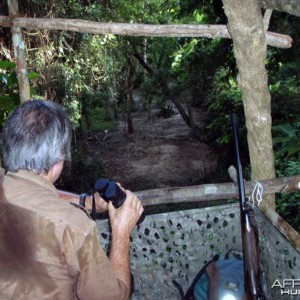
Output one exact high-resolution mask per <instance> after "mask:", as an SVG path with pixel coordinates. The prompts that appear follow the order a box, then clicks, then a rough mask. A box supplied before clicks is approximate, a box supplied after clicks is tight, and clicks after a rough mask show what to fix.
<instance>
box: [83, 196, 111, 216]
mask: <svg viewBox="0 0 300 300" xmlns="http://www.w3.org/2000/svg"><path fill="white" fill-rule="evenodd" d="M94 197H95V204H96V212H106V211H107V204H108V203H107V202H106V201H104V200H103V199H102V198H101V197H100V195H99V193H97V192H96V193H95V194H94ZM85 207H86V209H87V210H88V211H89V212H91V211H92V207H93V197H92V196H87V197H86V199H85Z"/></svg>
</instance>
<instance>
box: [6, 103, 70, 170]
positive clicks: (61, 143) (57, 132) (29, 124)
mask: <svg viewBox="0 0 300 300" xmlns="http://www.w3.org/2000/svg"><path fill="white" fill-rule="evenodd" d="M70 148H71V124H70V121H69V118H68V116H67V114H66V113H65V112H64V110H63V108H62V106H61V105H59V104H57V103H55V102H51V101H43V100H29V101H26V102H24V103H23V104H21V105H20V106H19V107H18V108H17V109H16V110H15V111H13V112H12V113H11V115H10V116H9V117H8V119H7V121H6V123H5V125H4V128H3V132H2V152H3V153H2V154H3V165H4V167H5V169H6V171H11V172H16V171H18V170H21V169H23V170H28V171H33V172H35V173H37V174H41V173H43V172H46V173H48V171H49V170H50V168H51V167H52V166H53V165H55V164H56V163H57V162H59V161H62V160H66V159H70V153H71V150H70Z"/></svg>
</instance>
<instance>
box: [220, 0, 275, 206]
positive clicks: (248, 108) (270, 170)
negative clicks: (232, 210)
mask: <svg viewBox="0 0 300 300" xmlns="http://www.w3.org/2000/svg"><path fill="white" fill-rule="evenodd" d="M223 3H224V9H225V13H226V15H227V18H228V30H229V32H230V35H231V37H232V40H233V48H234V56H235V58H236V62H237V66H238V70H239V74H238V83H239V87H240V88H241V90H242V97H243V105H244V111H245V117H246V126H247V132H248V135H247V139H248V146H249V154H250V162H251V167H252V176H251V177H252V180H264V179H272V178H275V166H274V153H273V146H272V145H273V143H272V134H271V126H272V120H271V95H270V92H269V89H268V75H267V71H266V68H265V59H266V55H267V42H266V36H265V30H264V23H263V17H262V13H261V10H260V7H259V5H258V3H257V1H256V0H249V1H246V2H245V1H243V0H223ZM274 199H275V197H274V196H272V195H269V196H266V199H265V201H264V205H263V207H262V210H264V211H266V210H268V209H270V208H271V209H273V210H275V200H274Z"/></svg>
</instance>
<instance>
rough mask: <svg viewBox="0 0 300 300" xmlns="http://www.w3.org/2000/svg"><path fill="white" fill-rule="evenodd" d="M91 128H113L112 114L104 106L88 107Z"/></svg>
mask: <svg viewBox="0 0 300 300" xmlns="http://www.w3.org/2000/svg"><path fill="white" fill-rule="evenodd" d="M88 116H89V117H88V118H89V119H90V121H89V128H88V129H89V130H90V131H104V130H107V129H112V128H113V126H114V125H113V123H112V115H111V113H110V112H109V111H107V110H106V109H105V108H104V107H95V108H93V109H88Z"/></svg>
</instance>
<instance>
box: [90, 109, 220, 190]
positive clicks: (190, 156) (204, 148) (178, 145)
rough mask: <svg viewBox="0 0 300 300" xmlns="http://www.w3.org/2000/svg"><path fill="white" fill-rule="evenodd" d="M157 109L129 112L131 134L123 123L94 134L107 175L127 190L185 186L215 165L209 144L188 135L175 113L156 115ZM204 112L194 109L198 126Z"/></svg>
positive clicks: (193, 182) (177, 114) (202, 175)
mask: <svg viewBox="0 0 300 300" xmlns="http://www.w3.org/2000/svg"><path fill="white" fill-rule="evenodd" d="M158 115H159V110H152V111H151V113H149V112H137V113H134V114H133V115H132V119H133V125H134V133H133V134H127V133H126V123H125V122H124V121H122V120H118V121H117V124H116V129H114V130H113V131H108V132H107V133H99V135H98V136H97V140H98V143H97V145H98V146H97V149H95V150H96V152H97V153H98V154H99V155H100V156H101V157H103V159H104V160H105V161H106V162H107V177H108V178H113V179H114V180H116V181H118V182H120V183H122V185H123V186H124V187H126V188H127V189H131V190H133V191H141V190H147V189H153V188H163V187H168V186H189V185H193V184H197V183H198V182H199V180H201V178H203V177H204V176H205V175H206V174H208V173H210V172H211V171H213V170H214V169H215V168H216V166H217V161H218V156H217V154H216V153H213V151H212V150H211V149H210V148H209V146H208V145H207V144H206V143H204V142H200V141H198V140H197V139H196V138H195V137H194V136H192V135H191V133H190V129H189V128H188V127H187V126H186V125H185V123H184V121H183V119H182V117H181V116H180V114H179V113H176V110H175V113H174V114H173V115H171V116H170V117H168V118H163V117H159V116H158ZM205 117H206V116H205V113H204V112H201V111H200V110H199V109H197V111H195V112H194V119H195V120H196V124H197V125H198V126H200V127H201V126H203V124H204V122H203V121H204V119H205Z"/></svg>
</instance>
